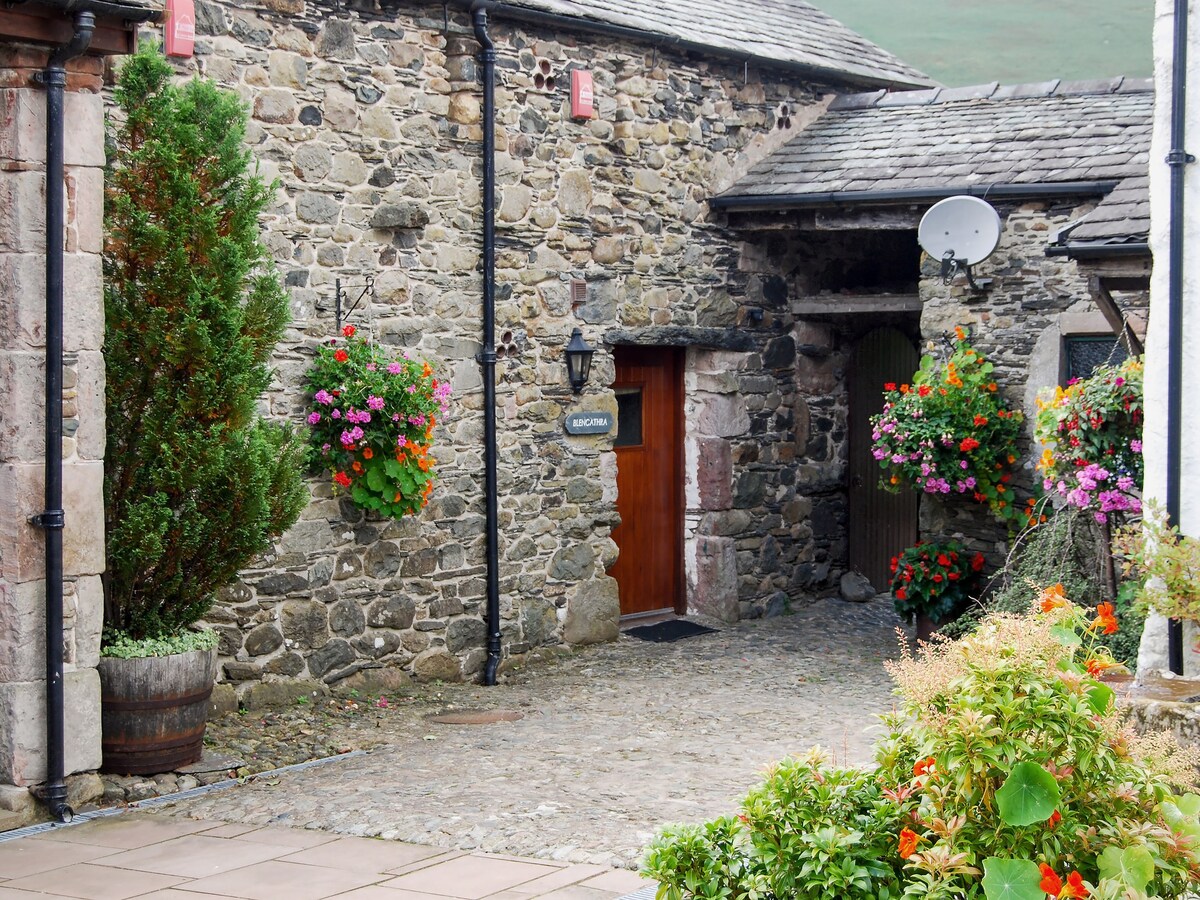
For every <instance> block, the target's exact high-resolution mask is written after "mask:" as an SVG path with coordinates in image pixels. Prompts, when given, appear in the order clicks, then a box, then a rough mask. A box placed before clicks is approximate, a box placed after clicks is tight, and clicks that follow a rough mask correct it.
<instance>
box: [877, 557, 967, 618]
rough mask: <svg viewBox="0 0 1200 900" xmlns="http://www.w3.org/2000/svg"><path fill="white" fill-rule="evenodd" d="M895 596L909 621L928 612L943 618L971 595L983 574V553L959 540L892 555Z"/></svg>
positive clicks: (902, 615) (897, 612) (900, 612)
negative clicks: (970, 548)
mask: <svg viewBox="0 0 1200 900" xmlns="http://www.w3.org/2000/svg"><path fill="white" fill-rule="evenodd" d="M891 569H892V598H893V602H894V604H895V607H896V614H897V615H898V616H900V618H902V619H904V621H906V622H912V621H913V619H914V617H916V616H918V615H926V616H928V617H929V618H930V619H932V620H933V621H934V622H941V621H943V620H944V619H947V618H949V617H950V615H951V614H952V613H953V612H954V611H955V610H956V609H958V608H960V607H961V606H962V605H963V604H964V603H965V602H966V600H967V599H968V598H969V597H971V596H972V595H973V594H974V592H975V591H976V589H977V588H978V587H979V583H980V581H981V579H982V574H983V554H982V553H974V554H972V553H970V552H968V551H967V548H966V547H964V546H963V545H962V544H960V543H959V542H958V541H946V542H944V543H920V542H918V543H917V544H915V545H914V546H912V547H909V548H908V549H907V550H905V551H904V552H902V553H901V554H900V555H899V556H894V557H892V563H891Z"/></svg>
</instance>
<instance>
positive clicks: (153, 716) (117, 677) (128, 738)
mask: <svg viewBox="0 0 1200 900" xmlns="http://www.w3.org/2000/svg"><path fill="white" fill-rule="evenodd" d="M216 678H217V653H216V651H215V650H191V651H189V652H187V653H176V654H174V655H172V656H147V657H142V658H139V659H116V658H113V657H102V658H101V660H100V726H101V739H100V746H101V750H102V751H103V754H104V761H103V764H102V768H103V769H104V771H106V772H114V773H116V774H119V775H156V774H159V773H161V772H171V771H174V770H175V769H178V768H180V767H181V766H186V765H190V764H191V763H194V762H196V761H197V760H199V759H200V755H201V753H203V752H204V726H205V724H206V723H207V721H208V698H209V696H210V695H211V694H212V689H213V683H214V682H215V681H216Z"/></svg>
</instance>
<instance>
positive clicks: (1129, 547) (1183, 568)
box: [1113, 503, 1200, 622]
mask: <svg viewBox="0 0 1200 900" xmlns="http://www.w3.org/2000/svg"><path fill="white" fill-rule="evenodd" d="M1113 546H1114V550H1115V552H1116V553H1117V555H1118V556H1119V557H1120V559H1121V561H1122V567H1123V570H1124V573H1125V575H1126V577H1127V578H1129V579H1131V580H1130V581H1129V582H1127V584H1128V585H1130V590H1129V592H1128V595H1129V596H1131V597H1132V599H1133V600H1135V601H1136V602H1137V604H1138V605H1139V606H1140V607H1141V608H1142V609H1152V610H1154V611H1155V612H1157V613H1159V614H1160V615H1164V616H1167V617H1168V618H1177V619H1186V620H1190V621H1193V622H1195V621H1200V538H1195V537H1192V536H1191V535H1186V534H1181V533H1180V531H1179V529H1178V528H1176V527H1174V526H1169V525H1168V524H1167V516H1166V513H1165V512H1164V511H1163V509H1162V508H1161V507H1159V506H1158V504H1156V503H1150V504H1147V507H1146V513H1145V517H1144V518H1143V520H1142V521H1141V522H1140V523H1130V524H1129V525H1126V526H1124V527H1122V528H1121V529H1119V530H1118V531H1117V533H1116V536H1115V537H1114V539H1113Z"/></svg>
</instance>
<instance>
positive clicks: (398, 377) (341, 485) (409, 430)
mask: <svg viewBox="0 0 1200 900" xmlns="http://www.w3.org/2000/svg"><path fill="white" fill-rule="evenodd" d="M342 336H343V338H344V340H343V341H341V342H339V341H337V340H331V341H330V342H329V343H328V344H327V345H325V346H323V347H321V348H320V350H318V351H317V358H316V360H315V361H314V363H313V365H312V368H311V369H310V370H309V372H308V387H309V389H310V391H311V392H312V399H311V403H310V406H309V412H308V415H307V421H308V425H309V445H310V447H311V449H312V453H313V459H314V460H315V461H316V462H317V463H318V464H319V465H320V466H321V467H322V468H328V469H329V471H330V472H331V473H332V475H333V482H334V484H335V485H336V486H337V489H339V490H343V491H345V492H347V493H348V494H349V495H350V497H351V498H352V499H353V500H354V502H355V503H357V504H358V505H359V506H361V507H363V508H364V509H370V510H374V511H376V512H378V513H381V514H383V515H385V516H396V517H399V516H403V515H405V514H407V513H413V512H416V511H417V510H419V509H421V507H423V506H424V505H425V504H426V503H427V502H428V500H429V494H430V493H431V492H432V491H433V481H434V471H433V465H434V459H433V458H432V457H431V456H429V445H430V441H431V440H432V439H433V427H434V425H435V424H437V418H436V417H437V415H438V414H443V415H444V414H445V413H446V412H447V410H448V409H449V398H450V385H449V383H447V382H444V381H443V382H439V381H438V380H437V379H436V378H434V377H433V371H432V370H431V369H430V368H429V364H428V363H423V362H418V361H417V360H414V359H411V358H409V356H408V354H407V353H403V354H401V355H400V356H399V357H398V358H397V357H393V356H389V355H388V354H387V353H385V352H384V351H383V350H382V349H381V348H380V347H378V346H376V345H375V344H371V343H369V342H368V341H366V340H364V339H363V338H361V337H356V333H355V328H354V326H353V325H347V326H346V327H345V328H344V329H343V330H342Z"/></svg>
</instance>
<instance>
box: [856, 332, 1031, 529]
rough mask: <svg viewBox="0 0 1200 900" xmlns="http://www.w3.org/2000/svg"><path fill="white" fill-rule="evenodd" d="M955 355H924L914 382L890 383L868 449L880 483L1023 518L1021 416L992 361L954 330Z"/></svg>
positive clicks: (1001, 516) (1013, 518)
mask: <svg viewBox="0 0 1200 900" xmlns="http://www.w3.org/2000/svg"><path fill="white" fill-rule="evenodd" d="M956 334H957V337H958V339H957V341H956V342H955V343H954V347H953V350H952V352H951V354H950V358H949V359H948V360H946V361H944V362H943V361H940V360H938V359H936V358H935V357H933V356H924V357H922V358H921V366H920V368H919V369H918V370H917V372H916V374H914V375H913V379H912V384H911V385H908V384H902V385H900V386H899V387H897V386H896V385H895V384H890V383H889V384H885V385H884V386H883V387H884V391H885V393H884V405H883V412H881V413H880V414H879V415H876V416H872V418H871V426H872V432H871V438H872V440H874V442H875V443H874V445H873V446H872V448H871V454H872V455H873V456H874V457H875V459H876V460H877V461H878V462H879V466H880V468H882V469H883V470H884V473H885V477H884V478H883V480H882V482H881V484H882V486H883V487H884V488H885V489H886V490H891V491H897V490H899V489H900V486H901V484H902V483H909V484H912V485H914V486H915V487H916V488H917V489H919V490H922V491H924V492H925V493H927V494H933V495H935V496H945V497H953V496H962V497H966V498H970V499H974V500H975V501H976V502H978V503H985V504H987V506H988V508H989V509H990V510H991V511H992V513H993V514H995V515H996V516H997V517H998V518H999V519H1001V520H1002V521H1006V522H1009V523H1011V524H1012V525H1014V526H1015V525H1024V524H1025V514H1024V513H1022V512H1021V511H1020V510H1019V509H1018V505H1017V504H1016V503H1015V501H1014V497H1013V492H1012V489H1011V487H1010V486H1009V482H1010V481H1011V480H1012V465H1013V463H1015V462H1016V461H1017V455H1018V452H1017V440H1018V438H1019V437H1020V433H1021V422H1022V420H1023V416H1022V415H1021V413H1020V412H1018V411H1015V410H1014V411H1009V410H1008V409H1007V408H1006V407H1005V405H1004V400H1003V398H1002V397H1001V396H1000V394H999V387H998V385H997V384H996V381H995V380H994V376H993V370H994V367H993V366H992V364H991V363H990V362H988V361H987V360H986V359H984V357H983V356H982V355H980V354H979V352H978V351H976V350H975V349H974V348H973V347H972V346H971V345H970V344H969V343H968V342H967V339H966V334H965V333H964V332H963V330H962V329H961V328H960V329H956Z"/></svg>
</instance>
